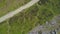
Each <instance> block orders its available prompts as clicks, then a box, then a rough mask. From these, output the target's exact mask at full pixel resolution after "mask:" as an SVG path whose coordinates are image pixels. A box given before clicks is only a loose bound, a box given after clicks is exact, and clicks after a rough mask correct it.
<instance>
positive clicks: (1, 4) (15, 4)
mask: <svg viewBox="0 0 60 34" xmlns="http://www.w3.org/2000/svg"><path fill="white" fill-rule="evenodd" d="M29 1H30V0H0V17H1V16H3V15H5V14H7V13H8V12H11V11H13V10H15V9H17V8H19V7H21V6H22V5H24V4H26V3H28V2H29Z"/></svg>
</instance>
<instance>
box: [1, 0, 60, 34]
mask: <svg viewBox="0 0 60 34" xmlns="http://www.w3.org/2000/svg"><path fill="white" fill-rule="evenodd" d="M59 3H60V0H48V1H45V2H44V3H43V2H42V1H41V4H39V3H36V4H35V5H33V6H32V7H30V8H28V9H26V10H23V12H21V13H19V14H16V15H15V16H14V17H12V18H10V19H8V20H6V21H5V22H3V23H2V25H0V26H2V28H1V30H0V32H1V31H2V32H1V33H2V34H4V31H5V32H6V31H7V30H6V29H7V28H6V27H8V26H6V25H8V24H5V23H7V22H8V23H9V26H10V29H9V33H10V34H27V33H28V32H29V31H30V30H31V29H32V28H34V27H35V26H37V25H38V24H40V25H42V24H45V22H46V21H49V20H51V19H52V18H53V17H54V16H56V15H59V14H60V10H59V9H60V4H59ZM3 24H5V26H6V27H4V26H3ZM3 27H4V28H6V29H5V30H4V28H3ZM1 33H0V34H1Z"/></svg>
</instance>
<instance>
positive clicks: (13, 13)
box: [0, 0, 39, 23]
mask: <svg viewBox="0 0 60 34" xmlns="http://www.w3.org/2000/svg"><path fill="white" fill-rule="evenodd" d="M38 1H39V0H31V1H30V2H29V3H27V4H26V5H24V6H21V7H20V8H18V9H16V10H15V11H12V12H9V13H7V14H6V15H4V16H2V17H0V23H2V22H3V21H5V20H6V19H8V18H11V17H13V16H14V15H16V14H18V13H19V12H22V10H24V9H26V8H29V7H31V6H32V5H34V4H35V3H37V2H38Z"/></svg>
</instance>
